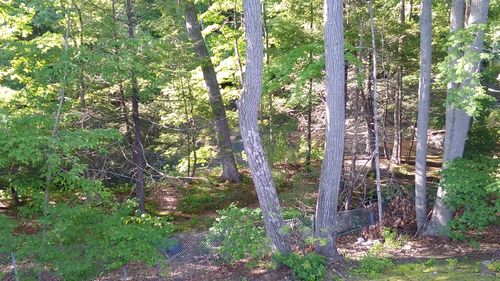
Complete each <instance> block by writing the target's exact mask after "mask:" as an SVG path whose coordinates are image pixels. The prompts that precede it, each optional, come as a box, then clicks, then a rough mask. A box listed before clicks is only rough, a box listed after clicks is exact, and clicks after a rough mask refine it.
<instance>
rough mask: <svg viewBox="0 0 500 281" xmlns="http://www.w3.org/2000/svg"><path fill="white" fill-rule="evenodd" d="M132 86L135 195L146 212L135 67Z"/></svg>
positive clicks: (130, 21)
mask: <svg viewBox="0 0 500 281" xmlns="http://www.w3.org/2000/svg"><path fill="white" fill-rule="evenodd" d="M131 2H132V1H131V0H127V5H126V12H127V30H128V38H129V39H131V40H134V39H135V34H134V32H135V19H134V12H133V7H132V3H131ZM130 84H131V93H132V122H133V126H134V164H135V194H136V197H137V201H138V203H139V211H141V212H143V213H144V212H145V211H146V207H145V205H144V168H145V164H144V151H143V148H142V142H141V139H142V134H141V123H140V118H139V85H138V84H137V74H136V71H135V66H133V65H132V69H131V70H130Z"/></svg>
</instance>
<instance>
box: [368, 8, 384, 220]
mask: <svg viewBox="0 0 500 281" xmlns="http://www.w3.org/2000/svg"><path fill="white" fill-rule="evenodd" d="M370 29H371V32H372V55H373V59H372V60H373V72H372V77H373V78H372V79H373V123H374V124H373V131H374V132H373V133H374V135H375V141H374V146H375V147H374V150H373V158H374V159H375V183H376V185H377V205H378V206H377V207H378V222H379V226H382V225H383V217H382V189H381V186H380V154H379V150H380V143H379V139H378V136H379V129H378V124H379V117H378V110H377V109H378V92H377V45H376V41H375V24H374V22H373V0H370Z"/></svg>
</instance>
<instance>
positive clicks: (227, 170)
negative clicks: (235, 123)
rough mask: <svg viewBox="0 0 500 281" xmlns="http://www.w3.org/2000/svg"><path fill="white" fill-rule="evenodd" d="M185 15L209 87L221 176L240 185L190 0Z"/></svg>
mask: <svg viewBox="0 0 500 281" xmlns="http://www.w3.org/2000/svg"><path fill="white" fill-rule="evenodd" d="M184 15H185V20H186V29H187V32H188V35H189V38H191V41H192V42H193V44H194V50H195V52H196V54H197V56H198V58H199V59H200V60H201V70H202V72H203V78H204V80H205V85H206V86H207V90H208V95H209V100H210V106H211V108H212V114H213V118H214V124H215V131H216V139H217V146H218V148H219V156H220V158H221V160H222V166H223V171H222V174H221V176H220V180H221V181H230V182H235V183H239V182H240V174H239V173H238V169H237V167H236V161H235V160H234V153H233V148H232V145H231V135H230V132H229V126H228V124H227V117H226V110H225V109H224V102H223V101H222V95H221V93H220V88H219V83H218V82H217V75H216V73H215V69H214V66H213V64H212V60H211V59H210V54H209V52H208V48H207V46H206V45H205V41H204V39H203V36H202V34H201V27H200V24H199V23H198V19H197V15H196V7H195V6H194V4H193V3H191V2H190V1H189V0H188V1H184Z"/></svg>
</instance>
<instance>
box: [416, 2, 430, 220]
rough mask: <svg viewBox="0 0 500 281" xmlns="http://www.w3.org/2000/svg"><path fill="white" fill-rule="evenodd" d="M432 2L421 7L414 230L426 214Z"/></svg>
mask: <svg viewBox="0 0 500 281" xmlns="http://www.w3.org/2000/svg"><path fill="white" fill-rule="evenodd" d="M431 5H432V4H431V0H422V2H421V8H420V11H421V12H420V83H419V87H418V117H417V149H416V159H415V212H416V217H417V228H418V229H420V228H421V227H422V225H423V224H424V223H425V219H426V214H427V192H426V182H427V131H428V127H429V107H430V98H431V53H432V47H431V42H432V13H431V12H432V11H431V7H432V6H431Z"/></svg>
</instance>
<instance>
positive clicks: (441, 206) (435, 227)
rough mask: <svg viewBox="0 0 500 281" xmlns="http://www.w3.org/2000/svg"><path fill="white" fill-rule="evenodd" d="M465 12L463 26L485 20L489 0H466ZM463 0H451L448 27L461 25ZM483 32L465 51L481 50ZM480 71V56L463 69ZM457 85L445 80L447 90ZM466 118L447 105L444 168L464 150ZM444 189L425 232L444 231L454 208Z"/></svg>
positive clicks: (431, 233) (465, 85) (445, 232)
mask: <svg viewBox="0 0 500 281" xmlns="http://www.w3.org/2000/svg"><path fill="white" fill-rule="evenodd" d="M467 4H468V5H470V6H469V7H468V9H467V10H468V11H469V16H468V18H467V24H466V27H467V28H469V27H471V26H472V25H474V24H482V23H485V22H486V21H487V19H488V9H489V0H470V1H469V2H467ZM463 18H464V0H453V2H452V10H451V15H450V23H451V31H452V32H454V31H457V30H459V29H461V28H462V27H463V22H464V19H463ZM483 36H484V32H483V31H479V32H478V33H477V34H476V38H475V40H474V42H473V43H472V45H471V46H470V48H469V49H468V50H467V52H475V53H477V54H480V53H481V52H482V51H483V44H484V42H483ZM479 71H480V60H477V61H475V62H474V63H472V64H471V65H470V67H469V69H467V73H470V77H472V75H474V74H476V73H478V72H479ZM470 79H472V78H469V79H466V80H465V81H464V83H463V85H462V87H467V86H468V84H469V83H470V82H471V80H470ZM457 87H459V85H456V84H449V85H448V94H449V93H450V92H452V91H453V90H456V88H457ZM469 125H470V118H469V116H468V115H467V114H466V113H465V112H464V111H463V110H459V109H454V108H452V107H447V110H446V132H445V144H444V157H443V161H444V163H445V165H444V166H443V168H446V162H448V161H451V160H454V159H456V158H460V157H462V155H463V152H464V146H465V140H466V137H467V132H468V130H469ZM445 202H446V190H444V189H443V188H441V187H439V188H438V191H437V196H436V202H435V204H434V209H433V211H432V217H431V221H430V222H429V224H428V226H427V227H426V230H425V234H427V235H448V231H447V229H448V223H449V222H450V221H451V220H452V219H453V213H454V210H452V209H451V208H450V207H448V206H447V205H446V203H445Z"/></svg>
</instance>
